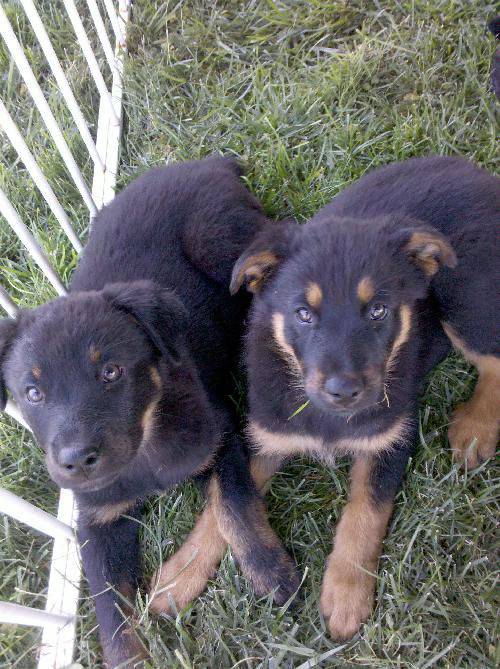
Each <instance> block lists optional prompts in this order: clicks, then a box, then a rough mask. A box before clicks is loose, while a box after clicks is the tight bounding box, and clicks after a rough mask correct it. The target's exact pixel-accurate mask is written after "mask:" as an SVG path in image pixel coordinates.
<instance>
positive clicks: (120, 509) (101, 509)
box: [89, 500, 135, 525]
mask: <svg viewBox="0 0 500 669" xmlns="http://www.w3.org/2000/svg"><path fill="white" fill-rule="evenodd" d="M134 504H135V500H128V501H127V502H118V503H117V504H106V505H105V506H96V507H94V508H91V509H90V510H89V511H90V514H91V518H92V524H93V525H107V524H108V523H112V522H113V521H114V520H116V519H117V518H119V517H120V516H121V515H122V514H124V513H126V512H127V511H129V510H130V509H131V508H132V507H133V506H134Z"/></svg>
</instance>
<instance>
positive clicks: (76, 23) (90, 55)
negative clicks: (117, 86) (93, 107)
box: [63, 0, 120, 126]
mask: <svg viewBox="0 0 500 669" xmlns="http://www.w3.org/2000/svg"><path fill="white" fill-rule="evenodd" d="M63 2H64V6H65V7H66V11H67V12H68V16H69V20H70V21H71V23H72V25H73V30H74V31H75V33H76V37H77V39H78V43H79V44H80V47H81V49H82V51H83V55H84V56H85V59H86V61H87V63H88V66H89V69H90V72H91V74H92V76H93V77H94V81H95V84H96V86H97V88H98V90H99V93H100V94H101V100H105V101H106V104H107V106H108V111H109V114H110V116H111V119H112V123H113V124H114V125H118V126H119V125H120V119H119V118H118V116H117V115H116V112H115V109H114V106H113V100H112V98H111V95H110V93H109V91H108V89H107V88H106V84H105V83H104V79H103V76H102V74H101V70H100V69H99V65H98V63H97V59H96V57H95V55H94V52H93V51H92V46H91V44H90V42H89V38H88V37H87V33H86V32H85V28H84V27H83V23H82V20H81V18H80V15H79V14H78V10H77V8H76V5H75V3H74V2H73V0H63Z"/></svg>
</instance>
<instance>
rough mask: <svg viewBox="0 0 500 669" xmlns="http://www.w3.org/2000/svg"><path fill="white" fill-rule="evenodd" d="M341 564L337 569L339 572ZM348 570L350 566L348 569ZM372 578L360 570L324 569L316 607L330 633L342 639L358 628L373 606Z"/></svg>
mask: <svg viewBox="0 0 500 669" xmlns="http://www.w3.org/2000/svg"><path fill="white" fill-rule="evenodd" d="M342 571H343V570H342V568H340V569H339V572H342ZM349 571H350V570H349ZM374 590H375V579H374V578H373V577H372V576H370V575H369V574H366V573H363V572H361V571H357V572H354V573H353V572H351V573H350V574H344V575H342V573H337V574H335V570H334V568H333V566H332V569H330V568H329V569H328V571H327V572H326V574H325V578H324V581H323V587H322V589H321V600H320V607H321V613H322V614H323V617H324V618H325V622H326V625H327V627H328V629H329V631H330V634H331V635H332V637H333V638H334V639H335V640H337V641H346V640H348V639H352V637H353V636H354V635H355V634H356V633H357V632H358V631H359V628H360V627H361V624H362V623H364V622H365V621H366V620H367V619H368V618H369V617H370V614H371V611H372V608H373V599H374Z"/></svg>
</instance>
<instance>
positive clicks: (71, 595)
mask: <svg viewBox="0 0 500 669" xmlns="http://www.w3.org/2000/svg"><path fill="white" fill-rule="evenodd" d="M63 4H64V7H65V10H66V12H67V16H68V21H69V23H70V24H71V26H72V28H73V30H74V32H75V36H76V40H77V42H78V44H79V46H80V48H81V50H82V53H83V55H84V57H85V60H86V62H87V65H88V69H89V79H91V80H92V81H93V82H94V84H95V86H96V88H97V90H98V92H99V98H100V103H99V109H98V112H97V115H98V118H97V133H96V138H95V140H94V138H93V137H92V135H91V133H90V131H89V125H88V123H87V121H86V119H85V117H84V114H83V112H82V110H81V108H80V106H79V104H78V102H77V100H76V97H75V95H74V93H73V91H72V89H71V86H70V84H69V82H68V79H67V77H66V75H65V73H64V69H63V67H62V65H61V62H60V60H59V58H58V56H57V54H56V52H55V50H54V48H53V46H52V44H51V41H50V38H49V35H48V32H47V30H46V27H45V26H44V23H43V21H42V19H41V17H40V14H39V12H38V10H37V9H36V6H35V3H34V2H33V1H32V0H20V5H21V6H22V8H23V11H24V12H25V14H26V16H27V18H28V20H29V22H30V24H31V27H32V29H33V32H34V34H35V36H36V38H37V40H38V42H39V44H40V48H41V50H42V52H43V54H44V57H45V59H46V61H47V63H48V66H49V68H50V71H51V73H52V75H53V77H54V79H55V81H56V82H57V86H58V90H59V92H60V93H61V96H62V98H63V99H64V102H65V104H66V107H67V109H68V111H69V113H70V115H71V117H72V119H73V122H74V124H75V128H76V130H77V131H78V133H79V135H80V137H81V139H82V141H83V143H84V145H85V147H86V149H87V151H88V154H89V156H90V158H91V160H92V163H93V166H94V174H93V181H92V187H91V188H90V187H89V185H88V184H87V183H86V181H85V179H84V177H83V175H82V172H81V170H80V168H79V167H78V165H77V162H76V160H75V158H74V156H73V155H72V153H71V150H70V148H69V146H68V144H67V142H66V140H65V138H64V134H63V132H62V130H61V128H60V127H59V125H58V122H57V120H56V118H55V116H54V115H53V113H52V111H51V108H50V106H49V104H48V102H47V100H46V97H45V94H44V91H43V89H42V87H41V85H40V84H39V82H38V81H37V78H36V76H35V74H34V72H33V70H32V68H31V66H30V64H29V62H28V59H27V58H26V55H25V53H24V50H23V47H22V45H21V42H20V40H19V39H18V36H16V33H15V31H14V29H13V27H12V25H11V23H10V21H9V19H8V17H7V14H6V12H5V10H4V8H3V7H2V5H1V4H0V35H1V38H2V39H3V40H4V42H5V45H6V46H7V49H8V51H9V54H10V56H11V58H12V61H13V62H14V63H15V65H16V67H17V69H18V71H19V73H20V75H21V76H22V78H23V80H24V82H25V84H26V87H27V89H28V92H29V94H30V96H31V97H32V99H33V102H34V104H35V106H36V108H37V109H38V111H39V112H40V115H41V117H42V119H43V122H44V124H45V126H46V128H47V130H48V132H49V133H50V136H51V137H52V139H53V141H54V144H55V146H56V147H57V150H58V152H59V154H60V156H61V158H62V160H63V162H64V164H65V165H66V167H67V169H68V171H69V173H70V175H71V178H72V180H73V181H74V183H75V186H76V188H77V189H78V192H79V193H80V196H81V198H82V201H83V202H84V204H85V206H86V208H87V209H88V212H89V214H90V217H91V219H92V217H93V216H94V215H95V214H96V212H97V211H98V209H100V208H101V207H102V206H103V204H106V203H107V202H109V201H110V200H111V199H112V198H113V195H114V186H115V183H116V173H117V168H118V158H119V144H120V136H121V118H122V76H123V59H124V55H125V51H126V45H125V35H126V28H127V22H128V19H129V13H130V5H131V2H130V0H119V1H118V2H117V3H114V2H112V0H103V2H102V5H103V6H102V7H101V8H100V7H99V4H98V2H97V1H96V0H87V3H86V10H88V15H87V11H85V14H86V19H87V20H89V21H90V20H91V21H92V26H93V29H95V35H96V36H97V39H98V42H99V45H100V48H102V51H103V53H104V57H105V58H104V62H105V64H106V65H107V66H108V67H109V70H110V72H111V76H112V84H111V90H109V89H108V87H107V85H106V82H105V76H103V73H102V72H101V69H100V67H99V63H98V60H97V58H96V55H95V53H94V50H93V48H92V44H91V40H90V39H89V37H88V34H87V32H86V29H85V26H84V22H83V21H82V17H81V16H80V14H79V12H78V10H77V7H76V5H75V2H74V1H73V0H63ZM103 10H104V12H105V13H104V17H105V18H103ZM19 11H21V10H19ZM107 20H109V23H110V24H111V27H112V31H113V32H112V36H111V38H110V36H109V35H108V31H107V29H106V21H107ZM112 42H114V47H113V46H112ZM108 76H109V75H108ZM96 111H97V110H96ZM0 131H2V132H3V133H5V135H6V136H7V138H8V140H9V141H10V143H11V145H12V146H13V148H14V150H15V151H16V153H17V155H18V157H19V159H20V161H21V162H22V163H23V164H24V165H25V167H26V170H27V171H28V173H29V175H30V176H31V178H32V180H33V182H34V183H35V185H36V187H37V188H38V190H39V191H40V193H41V194H42V195H43V197H44V199H45V201H46V202H47V204H48V206H49V208H50V210H51V211H52V213H53V215H54V217H55V219H56V220H57V221H58V223H59V225H60V226H61V228H62V230H63V231H64V232H65V234H66V236H67V237H68V239H69V241H70V242H71V244H72V246H73V248H74V249H75V251H77V252H79V251H80V250H81V248H82V244H81V242H80V239H79V238H78V235H77V234H76V232H75V230H74V228H73V226H72V224H71V222H70V217H69V216H68V214H67V212H66V210H65V209H64V202H61V201H60V200H59V199H58V197H57V195H56V193H55V192H54V189H53V188H52V186H51V185H50V183H49V179H47V177H46V176H45V174H44V173H43V170H42V169H41V168H40V166H39V165H38V163H37V160H36V156H34V155H33V154H32V153H31V151H30V149H29V148H28V146H27V144H26V141H25V138H24V137H23V134H22V132H21V131H20V130H19V128H18V127H17V125H16V123H15V121H14V119H13V118H12V116H11V114H10V113H9V111H8V109H7V106H6V104H5V101H2V100H0ZM0 215H2V216H3V217H4V218H5V220H6V221H7V223H8V224H9V225H10V227H11V228H12V230H13V232H14V233H15V234H16V235H17V237H18V238H19V240H20V241H21V242H22V244H23V245H24V246H25V248H26V249H27V251H28V253H29V254H30V255H31V257H32V258H33V259H34V260H35V261H36V263H37V264H38V266H39V267H40V269H41V270H42V272H43V274H44V275H45V277H46V278H47V279H48V280H49V281H50V283H51V285H52V287H53V288H54V290H55V292H56V293H57V294H58V295H64V294H65V292H66V289H65V286H64V284H63V282H62V280H61V278H60V277H59V275H58V274H57V272H56V271H55V270H54V268H53V267H52V266H51V264H50V262H49V259H48V258H47V255H46V254H45V253H44V251H43V249H42V248H41V246H40V244H39V243H38V242H37V240H36V239H35V237H34V235H33V234H32V233H31V232H30V230H29V228H28V227H27V225H26V224H25V223H24V222H23V220H22V218H21V216H20V215H19V213H18V211H17V210H16V208H15V206H14V205H13V204H12V202H10V201H9V199H8V197H7V195H6V194H5V193H4V192H3V191H2V190H1V189H0ZM0 278H1V277H0ZM0 306H1V307H2V308H3V309H4V310H5V312H6V313H7V314H8V315H9V316H11V317H14V316H15V314H16V312H17V306H16V303H15V301H14V300H13V299H12V298H11V297H10V295H9V294H8V292H7V290H6V289H5V288H3V287H2V286H0ZM6 412H7V413H8V414H9V415H10V416H12V417H13V418H14V419H15V420H17V421H18V422H19V423H20V424H21V425H22V426H23V427H24V428H27V429H29V428H28V426H27V424H26V423H25V421H24V420H23V418H22V415H21V412H20V411H19V409H18V408H17V407H16V406H15V404H14V403H13V402H12V401H9V402H8V403H7V407H6ZM0 511H1V512H2V513H5V514H7V515H9V516H11V517H12V518H15V519H16V520H18V521H21V522H23V523H25V524H27V525H29V526H30V527H32V528H33V529H35V530H37V531H39V532H42V533H43V534H46V535H48V536H50V537H53V538H54V546H53V550H52V560H51V565H50V575H49V583H48V590H47V601H46V606H45V610H41V609H36V608H32V607H28V606H21V605H19V604H14V603H10V602H0V623H11V624H15V625H30V626H36V627H41V628H42V629H43V633H42V646H41V649H40V655H39V661H38V668H39V669H62V668H63V667H67V666H69V665H70V664H71V662H72V658H73V652H74V646H75V635H76V614H77V607H78V596H79V585H80V577H81V573H80V563H79V558H78V550H77V544H76V541H75V535H74V527H75V522H76V518H77V509H76V506H75V502H74V498H73V495H72V493H71V492H70V491H69V490H62V491H61V494H60V497H59V506H58V512H57V517H55V516H53V515H51V514H49V513H47V512H46V511H44V510H42V509H40V508H38V507H36V506H34V505H33V504H30V503H29V502H27V501H25V500H23V499H21V498H20V497H18V496H17V495H14V494H13V493H11V492H9V491H7V490H4V489H2V488H0Z"/></svg>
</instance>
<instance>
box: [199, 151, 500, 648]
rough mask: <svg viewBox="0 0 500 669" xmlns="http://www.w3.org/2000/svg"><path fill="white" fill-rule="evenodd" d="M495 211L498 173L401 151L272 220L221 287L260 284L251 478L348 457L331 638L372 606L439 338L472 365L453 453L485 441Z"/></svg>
mask: <svg viewBox="0 0 500 669" xmlns="http://www.w3.org/2000/svg"><path fill="white" fill-rule="evenodd" d="M499 223H500V180H499V179H497V178H496V177H493V176H490V175H489V174H487V173H485V172H483V171H481V170H479V169H477V168H476V167H475V166H473V165H472V164H470V163H469V162H467V161H466V160H463V159H460V158H441V157H435V158H427V159H414V160H409V161H406V162H403V163H398V164H395V165H391V166H389V167H386V168H382V169H378V170H375V171H373V172H372V173H370V174H368V175H367V176H365V177H363V178H362V179H360V180H359V181H358V182H357V183H355V184H354V185H353V186H351V187H350V188H348V189H347V190H345V191H344V192H343V193H341V194H340V195H339V196H338V197H336V198H335V199H334V201H333V202H332V203H331V204H330V205H328V206H326V207H325V208H324V209H322V210H321V211H320V212H319V213H318V214H317V215H316V216H315V217H314V218H313V220H312V221H311V222H310V223H307V224H306V225H303V226H299V225H294V224H290V223H288V224H272V225H269V226H268V227H266V229H265V230H264V231H263V232H262V233H261V234H260V236H259V237H258V238H257V239H256V240H255V241H254V242H253V243H252V245H251V246H250V248H249V249H248V250H247V251H246V252H245V253H244V254H243V255H242V257H241V258H240V259H239V260H238V262H237V263H236V266H235V269H234V272H233V279H232V283H231V289H232V292H233V293H234V292H236V291H237V290H238V289H239V288H240V287H241V286H242V285H243V284H246V285H247V287H248V288H249V289H250V290H251V291H253V292H256V293H258V296H257V297H256V299H255V301H254V305H253V307H252V313H251V319H250V326H249V331H248V337H247V355H246V359H247V367H248V374H249V382H250V388H249V393H250V397H249V399H250V421H249V434H250V436H251V439H252V441H253V445H254V447H255V450H256V451H257V453H258V455H257V457H256V458H255V462H254V464H253V470H254V474H255V478H256V482H257V483H258V485H259V486H261V485H262V484H263V482H264V480H265V479H266V477H269V476H271V475H272V473H273V472H274V471H276V469H277V468H278V467H279V466H280V464H281V462H282V461H283V458H287V457H289V456H291V455H294V454H297V453H302V454H305V455H310V456H312V457H314V458H318V459H320V460H323V461H326V462H329V461H330V462H331V461H333V460H334V457H335V456H336V455H338V454H349V455H350V456H351V457H352V469H351V490H350V501H349V503H348V504H347V506H346V508H345V510H344V512H343V514H342V518H341V520H340V522H339V525H338V527H337V532H336V539H335V545H334V549H333V552H332V554H331V556H330V558H329V561H328V565H327V569H326V574H325V578H324V583H323V590H322V596H321V608H322V611H323V613H324V615H325V618H326V620H327V624H328V627H329V629H330V632H331V633H332V635H333V636H334V637H336V638H339V639H346V638H350V637H351V636H353V635H354V634H355V633H356V632H357V630H358V629H359V626H360V625H361V623H362V622H363V621H364V620H366V619H367V617H368V616H369V615H370V611H371V608H372V604H373V596H374V588H375V577H374V576H373V575H372V574H373V573H374V572H375V571H376V567H377V561H378V558H379V554H380V550H381V544H382V540H383V538H384V535H385V532H386V528H387V524H388V522H389V519H390V516H391V512H392V506H393V499H394V495H395V494H396V492H397V490H398V488H399V485H400V483H401V480H402V478H403V475H404V471H405V468H406V465H407V462H408V458H409V456H410V454H411V453H412V450H413V448H414V445H415V442H416V432H417V425H418V411H417V400H418V395H419V393H420V392H421V389H422V383H423V380H424V379H425V376H426V374H427V373H428V372H429V371H430V370H431V369H432V367H433V366H434V365H436V363H438V362H439V361H440V360H442V359H443V357H444V356H445V355H446V354H447V353H448V351H449V348H450V340H451V342H452V343H453V345H454V346H455V347H456V348H457V349H458V350H459V351H461V352H462V353H463V354H464V355H465V357H466V358H467V359H468V360H469V361H470V362H472V363H473V364H474V365H475V366H476V367H477V368H478V371H479V381H478V383H477V386H476V389H475V392H474V395H473V397H472V399H471V400H470V401H469V402H466V403H465V404H464V405H462V406H460V407H458V409H456V411H455V414H454V416H453V420H452V424H451V427H450V430H449V439H450V443H451V446H452V448H453V451H454V453H455V455H456V456H457V457H458V459H459V460H462V461H463V460H465V462H466V463H467V464H468V466H470V467H473V466H476V465H477V464H478V463H479V462H481V461H483V460H484V459H486V458H489V457H491V456H493V454H494V452H495V446H496V443H497V440H498V432H499V419H500V297H499V290H498V288H499V286H500V226H499ZM298 409H302V410H299V411H298V412H297V410H298ZM294 414H295V415H294ZM200 526H201V521H200ZM237 532H238V529H237V528H236V529H235V535H236V541H238V537H237ZM225 538H226V539H227V538H228V536H227V535H225ZM214 541H215V538H214V537H213V536H211V542H212V543H213V542H214ZM222 543H223V541H222V537H221V544H222Z"/></svg>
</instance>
